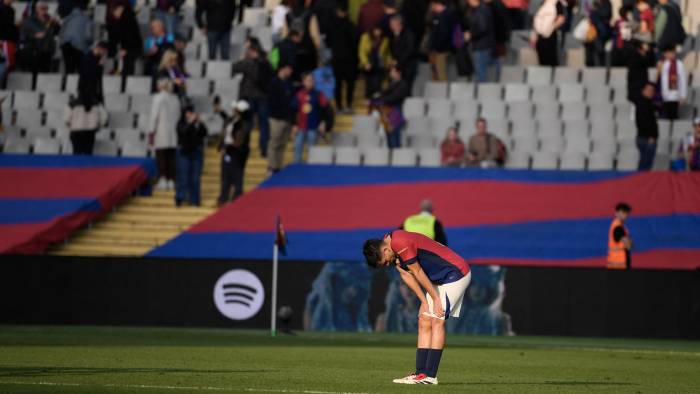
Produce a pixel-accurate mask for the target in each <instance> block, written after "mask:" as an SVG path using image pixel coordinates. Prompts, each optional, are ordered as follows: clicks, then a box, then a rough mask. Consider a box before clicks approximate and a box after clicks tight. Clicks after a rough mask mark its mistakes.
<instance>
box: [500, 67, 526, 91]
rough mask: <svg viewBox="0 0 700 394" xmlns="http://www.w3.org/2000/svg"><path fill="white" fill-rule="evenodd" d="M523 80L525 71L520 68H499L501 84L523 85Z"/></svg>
mask: <svg viewBox="0 0 700 394" xmlns="http://www.w3.org/2000/svg"><path fill="white" fill-rule="evenodd" d="M524 80H525V69H524V68H523V67H522V66H503V67H501V83H507V84H511V83H523V81H524ZM506 86H507V85H506Z"/></svg>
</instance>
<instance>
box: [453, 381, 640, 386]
mask: <svg viewBox="0 0 700 394" xmlns="http://www.w3.org/2000/svg"><path fill="white" fill-rule="evenodd" d="M440 385H441V386H475V385H482V386H491V385H494V386H495V385H501V386H503V385H505V386H513V385H515V386H517V385H521V386H539V385H544V386H636V385H637V383H629V382H589V381H577V380H561V381H558V380H557V381H555V380H548V381H544V382H464V383H459V382H445V383H443V382H440Z"/></svg>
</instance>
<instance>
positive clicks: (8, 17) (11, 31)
mask: <svg viewBox="0 0 700 394" xmlns="http://www.w3.org/2000/svg"><path fill="white" fill-rule="evenodd" d="M12 2H13V0H2V1H0V46H2V48H0V52H2V53H3V54H4V55H5V71H4V72H2V73H0V86H2V84H3V82H4V80H5V75H7V73H8V72H10V71H12V70H13V69H14V67H15V52H16V51H17V44H18V43H19V29H18V28H17V25H16V24H15V9H14V8H13V7H12Z"/></svg>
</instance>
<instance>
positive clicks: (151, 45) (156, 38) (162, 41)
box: [143, 19, 175, 75]
mask: <svg viewBox="0 0 700 394" xmlns="http://www.w3.org/2000/svg"><path fill="white" fill-rule="evenodd" d="M149 27H150V30H151V34H150V35H149V36H148V37H147V38H146V40H145V41H144V43H143V49H144V52H145V54H146V64H145V73H146V74H147V75H152V74H153V73H154V72H156V71H157V67H158V65H159V64H160V61H161V59H162V58H163V53H165V51H166V50H168V49H174V47H175V36H174V35H173V34H169V33H167V32H166V31H165V25H163V22H161V21H160V20H158V19H154V20H152V21H151V23H150V25H149Z"/></svg>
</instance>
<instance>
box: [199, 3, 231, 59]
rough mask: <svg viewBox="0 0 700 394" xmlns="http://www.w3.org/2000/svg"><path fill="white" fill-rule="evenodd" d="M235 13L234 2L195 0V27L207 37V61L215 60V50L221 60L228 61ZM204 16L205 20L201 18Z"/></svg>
mask: <svg viewBox="0 0 700 394" xmlns="http://www.w3.org/2000/svg"><path fill="white" fill-rule="evenodd" d="M235 13H236V2H235V0H197V7H196V9H195V18H196V21H197V27H198V28H200V29H202V32H203V33H204V34H205V35H206V36H207V44H208V46H209V60H214V59H216V49H217V48H219V53H220V54H221V58H222V59H224V60H228V59H229V57H230V51H231V24H232V23H233V17H234V14H235ZM204 14H206V20H205V19H204V18H203V15H204Z"/></svg>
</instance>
